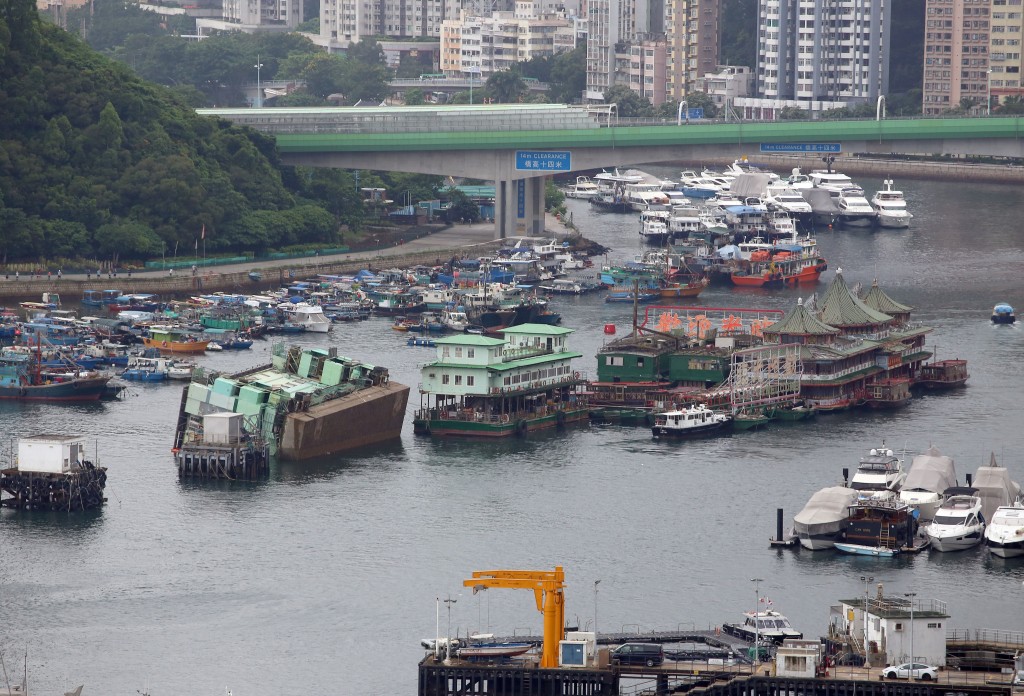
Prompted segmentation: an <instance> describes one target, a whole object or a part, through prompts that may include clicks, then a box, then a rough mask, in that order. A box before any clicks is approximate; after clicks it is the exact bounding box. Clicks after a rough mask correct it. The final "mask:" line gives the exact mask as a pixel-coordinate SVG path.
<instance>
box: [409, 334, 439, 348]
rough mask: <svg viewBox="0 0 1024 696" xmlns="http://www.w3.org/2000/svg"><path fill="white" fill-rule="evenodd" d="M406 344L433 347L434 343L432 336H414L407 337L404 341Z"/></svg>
mask: <svg viewBox="0 0 1024 696" xmlns="http://www.w3.org/2000/svg"><path fill="white" fill-rule="evenodd" d="M405 345H407V346H421V347H423V348H433V347H434V346H435V345H436V344H435V343H434V339H432V338H416V337H415V336H413V337H411V338H409V340H408V341H406V342H405Z"/></svg>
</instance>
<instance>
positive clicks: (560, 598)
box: [462, 566, 565, 667]
mask: <svg viewBox="0 0 1024 696" xmlns="http://www.w3.org/2000/svg"><path fill="white" fill-rule="evenodd" d="M462 585H463V586H464V587H472V588H473V591H474V592H476V591H477V590H478V589H487V588H491V587H505V588H508V589H513V590H533V594H534V596H535V597H536V599H537V611H539V612H541V613H542V614H544V647H543V648H542V651H541V658H540V666H541V667H558V642H559V641H560V640H562V637H563V636H564V635H565V634H564V633H563V631H564V630H565V571H563V570H562V566H555V569H554V570H553V571H551V570H475V571H473V577H472V578H471V579H469V580H463V581H462Z"/></svg>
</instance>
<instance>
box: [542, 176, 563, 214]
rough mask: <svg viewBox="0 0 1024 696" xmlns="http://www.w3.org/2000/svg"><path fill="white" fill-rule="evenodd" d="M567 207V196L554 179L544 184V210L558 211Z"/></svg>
mask: <svg viewBox="0 0 1024 696" xmlns="http://www.w3.org/2000/svg"><path fill="white" fill-rule="evenodd" d="M564 206H565V194H564V193H562V191H561V190H560V189H559V188H558V187H557V186H555V182H554V181H553V180H552V179H548V180H547V181H545V182H544V210H558V209H560V208H563V207H564Z"/></svg>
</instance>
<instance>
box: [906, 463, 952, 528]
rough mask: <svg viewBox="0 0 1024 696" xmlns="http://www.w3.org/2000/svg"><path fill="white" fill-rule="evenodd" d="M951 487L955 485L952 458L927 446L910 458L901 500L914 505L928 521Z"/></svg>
mask: <svg viewBox="0 0 1024 696" xmlns="http://www.w3.org/2000/svg"><path fill="white" fill-rule="evenodd" d="M953 486H956V467H955V466H954V464H953V459H952V458H951V457H947V456H944V455H943V454H942V453H941V452H939V450H938V449H936V448H935V447H929V448H928V450H927V451H925V452H922V453H921V454H918V455H916V456H915V457H914V458H913V460H911V462H910V469H908V470H907V478H906V480H904V481H903V485H902V486H901V487H900V500H903V501H904V502H906V503H907V504H908V505H910V506H911V507H913V508H915V509H916V510H917V511H918V514H919V515H920V519H921V521H922V522H924V521H928V520H930V519H932V517H934V516H935V511H936V510H938V509H939V505H941V504H942V501H943V500H944V499H945V491H946V489H948V488H952V487H953Z"/></svg>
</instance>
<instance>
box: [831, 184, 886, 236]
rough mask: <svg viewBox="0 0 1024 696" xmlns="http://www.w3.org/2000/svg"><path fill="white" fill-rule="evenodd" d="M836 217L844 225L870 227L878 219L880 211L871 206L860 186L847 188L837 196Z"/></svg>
mask: <svg viewBox="0 0 1024 696" xmlns="http://www.w3.org/2000/svg"><path fill="white" fill-rule="evenodd" d="M836 207H837V208H839V211H838V212H837V213H836V219H837V220H838V221H839V223H840V224H842V225H850V226H855V227H870V226H871V225H874V224H875V221H876V220H877V219H878V213H877V212H875V209H874V208H873V207H871V204H870V203H869V202H868V199H867V198H865V197H864V192H863V191H862V190H861V189H860V188H845V189H842V190H841V191H840V192H839V196H838V197H837V198H836Z"/></svg>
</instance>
